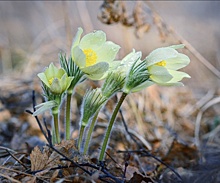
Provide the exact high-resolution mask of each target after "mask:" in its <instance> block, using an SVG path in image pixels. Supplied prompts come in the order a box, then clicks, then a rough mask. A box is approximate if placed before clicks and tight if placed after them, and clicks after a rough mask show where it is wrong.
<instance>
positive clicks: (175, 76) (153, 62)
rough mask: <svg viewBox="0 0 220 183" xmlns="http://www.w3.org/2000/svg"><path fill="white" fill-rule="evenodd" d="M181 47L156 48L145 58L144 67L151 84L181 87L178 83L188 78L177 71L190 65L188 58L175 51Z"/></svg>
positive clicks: (181, 46) (185, 74)
mask: <svg viewBox="0 0 220 183" xmlns="http://www.w3.org/2000/svg"><path fill="white" fill-rule="evenodd" d="M183 47H184V45H173V46H170V47H163V48H158V49H156V50H154V51H152V52H151V53H150V54H149V55H148V56H147V57H146V59H145V60H146V63H147V65H146V67H147V69H148V72H149V74H150V80H151V84H154V83H157V84H158V85H164V86H173V85H176V86H182V85H183V83H181V82H179V81H181V80H182V79H183V78H185V77H186V78H190V76H189V75H188V74H187V73H185V72H181V71H177V70H179V69H181V68H183V67H185V66H187V65H188V64H189V63H190V59H189V57H188V56H186V55H185V54H182V53H179V52H178V51H176V49H179V48H183ZM149 82H150V81H149Z"/></svg>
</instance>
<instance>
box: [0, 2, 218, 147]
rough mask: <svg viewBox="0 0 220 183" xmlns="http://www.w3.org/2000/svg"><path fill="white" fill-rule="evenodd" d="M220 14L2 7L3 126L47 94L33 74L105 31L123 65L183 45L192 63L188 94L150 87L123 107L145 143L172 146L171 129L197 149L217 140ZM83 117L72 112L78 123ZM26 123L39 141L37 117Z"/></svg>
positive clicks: (142, 5)
mask: <svg viewBox="0 0 220 183" xmlns="http://www.w3.org/2000/svg"><path fill="white" fill-rule="evenodd" d="M219 9H220V1H115V0H106V1H0V99H1V101H2V103H1V104H0V107H2V106H3V108H4V109H8V110H9V112H10V114H9V112H8V110H1V111H0V112H1V115H0V121H8V120H9V121H12V123H15V122H13V120H14V118H13V120H12V118H11V117H13V116H14V114H19V113H23V112H24V110H25V109H26V108H27V107H29V106H30V104H31V103H32V98H31V92H32V90H33V89H34V90H36V91H38V92H39V93H40V92H42V91H41V88H40V81H39V79H38V78H37V76H36V74H37V73H38V72H42V71H43V70H44V68H45V67H46V66H48V65H49V63H50V62H54V63H58V54H59V53H60V52H61V51H62V52H65V53H67V55H69V54H70V48H71V44H72V39H73V37H74V35H75V33H76V32H77V28H78V27H82V28H83V29H84V33H89V32H91V31H93V30H103V31H105V32H106V34H107V40H110V41H113V42H115V43H116V44H119V45H120V46H121V50H120V52H119V54H118V59H122V58H123V57H124V56H125V55H126V54H127V53H129V52H131V50H132V49H133V48H134V49H135V50H137V51H139V50H140V51H142V52H143V58H144V57H145V56H147V55H148V54H149V53H150V52H151V51H152V50H154V49H155V48H158V47H162V46H169V45H173V44H180V43H183V44H185V46H186V48H184V49H181V50H180V51H181V52H183V53H185V54H187V55H188V56H189V57H190V59H191V63H190V65H189V66H187V67H186V68H184V69H183V70H184V71H185V72H187V73H189V75H191V79H184V80H183V83H184V84H185V87H180V88H178V87H171V88H168V87H158V86H152V87H150V88H148V89H147V90H144V91H142V92H139V93H137V94H132V95H131V97H130V96H129V97H128V99H127V101H126V102H125V104H124V111H125V118H126V121H127V122H129V124H130V125H131V126H130V127H131V128H132V125H133V129H134V130H136V131H138V132H140V134H141V135H142V136H144V137H145V139H148V140H155V139H160V140H161V141H165V140H164V138H163V137H164V134H167V136H169V137H170V138H171V139H173V132H172V133H171V131H172V130H173V131H174V132H177V133H178V134H179V135H180V136H181V137H182V138H183V139H184V140H185V141H188V142H193V143H194V142H195V139H194V137H195V136H196V138H197V142H198V135H199V134H200V135H201V134H203V135H206V136H204V138H206V139H209V140H210V141H213V139H214V138H213V137H214V136H215V135H216V134H217V132H218V131H219V128H217V127H219V126H218V125H219V124H220V118H219V115H220V113H219V106H218V105H216V104H217V103H219V98H218V97H219V93H220V90H219V84H220V82H219V79H220V71H219V70H220V52H219V51H220V21H219V20H220V11H219ZM79 93H80V92H79ZM134 96H135V97H134ZM73 105H77V101H75V100H73ZM78 105H80V104H78ZM207 109H209V111H208V112H206V113H205V115H203V112H205V111H206V110H207ZM3 112H4V113H3ZM29 116H30V115H29ZM78 117H79V111H78V109H76V108H74V109H73V111H72V118H73V121H74V120H75V121H76V120H77V119H78ZM100 117H101V118H103V119H104V118H105V116H104V114H103V115H101V116H100ZM19 120H21V119H19ZM15 121H16V120H15ZM23 121H26V122H27V121H28V124H29V125H30V126H31V130H32V131H31V132H29V134H37V135H38V136H40V135H39V134H40V132H39V128H38V126H37V125H36V122H35V120H34V119H33V117H32V116H30V117H28V118H27V117H26V118H25V119H24V120H23ZM16 122H17V121H16ZM134 122H137V124H138V125H136V123H134ZM16 124H17V123H16ZM164 124H166V125H168V126H167V127H166V125H165V126H164ZM200 124H205V127H204V128H202V130H203V131H201V129H200ZM3 127H4V126H3ZM3 127H0V128H2V129H3ZM4 128H5V127H4ZM8 128H9V129H10V127H8ZM13 129H14V128H13ZM76 129H78V127H77V128H76ZM169 129H172V130H171V131H170V130H169ZM213 129H218V130H217V131H216V130H215V131H212V130H213ZM3 131H4V130H2V132H3ZM9 131H10V130H9ZM36 131H37V132H36ZM2 132H1V133H2ZM76 132H77V130H76ZM102 133H103V131H102V132H101V133H100V134H102ZM207 134H208V136H207ZM11 137H13V138H15V137H17V136H13V135H12V136H11ZM11 137H10V138H11ZM41 137H42V135H41ZM73 137H77V133H75V134H73ZM4 138H5V137H0V140H1V139H3V140H4ZM42 138H43V137H42ZM15 139H16V138H15ZM167 139H168V138H166V142H165V144H166V143H167ZM3 140H2V142H4V141H3ZM16 140H18V139H16ZM16 142H17V141H16ZM16 144H19V143H14V145H16ZM12 147H13V146H12ZM120 147H121V146H120ZM164 147H166V146H165V145H164Z"/></svg>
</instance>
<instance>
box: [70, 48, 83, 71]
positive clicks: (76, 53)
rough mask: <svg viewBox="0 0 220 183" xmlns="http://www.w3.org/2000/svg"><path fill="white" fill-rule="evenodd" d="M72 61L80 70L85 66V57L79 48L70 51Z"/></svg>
mask: <svg viewBox="0 0 220 183" xmlns="http://www.w3.org/2000/svg"><path fill="white" fill-rule="evenodd" d="M72 59H73V61H74V62H75V63H76V65H77V66H78V67H80V68H81V67H85V66H86V56H85V54H84V53H83V51H82V50H81V49H80V48H79V46H76V47H75V48H73V49H72Z"/></svg>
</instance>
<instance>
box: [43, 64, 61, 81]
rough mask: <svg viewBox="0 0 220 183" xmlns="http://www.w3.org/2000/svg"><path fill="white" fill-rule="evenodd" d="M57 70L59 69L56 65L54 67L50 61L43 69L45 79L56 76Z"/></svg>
mask: <svg viewBox="0 0 220 183" xmlns="http://www.w3.org/2000/svg"><path fill="white" fill-rule="evenodd" d="M58 71H59V69H58V68H57V67H55V65H54V64H53V63H51V64H50V65H49V67H48V68H47V69H46V70H45V72H44V73H45V75H46V77H47V79H48V80H49V79H51V78H53V77H54V76H56V75H57V73H58Z"/></svg>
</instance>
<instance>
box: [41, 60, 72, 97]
mask: <svg viewBox="0 0 220 183" xmlns="http://www.w3.org/2000/svg"><path fill="white" fill-rule="evenodd" d="M38 77H39V78H40V79H41V81H42V82H43V83H44V84H45V85H46V86H47V87H48V89H49V90H50V91H51V93H52V94H62V93H63V92H65V91H66V90H67V89H68V87H69V86H70V84H71V81H72V80H73V77H68V76H67V74H66V72H65V70H64V69H62V68H60V69H58V68H57V67H55V66H54V64H53V63H51V64H50V65H49V67H48V68H47V69H46V70H45V71H44V72H41V73H39V74H38Z"/></svg>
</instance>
